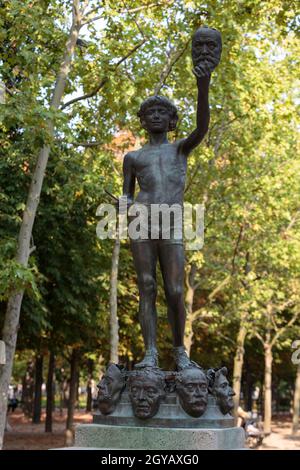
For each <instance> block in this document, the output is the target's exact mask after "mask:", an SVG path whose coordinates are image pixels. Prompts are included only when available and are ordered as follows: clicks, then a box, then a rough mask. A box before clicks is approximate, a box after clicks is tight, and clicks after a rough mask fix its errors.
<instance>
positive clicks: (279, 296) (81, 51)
mask: <svg viewBox="0 0 300 470" xmlns="http://www.w3.org/2000/svg"><path fill="white" fill-rule="evenodd" d="M102 3H103V2H101V5H99V2H94V1H90V2H89V6H88V11H89V10H90V9H93V8H94V7H95V8H96V11H95V15H96V16H101V19H100V20H97V21H95V22H93V21H91V22H89V23H88V24H87V25H86V26H84V28H83V29H82V30H81V33H80V39H81V40H83V41H84V43H83V44H82V45H81V46H80V45H78V47H77V48H76V53H75V57H74V60H73V63H72V66H71V71H70V74H69V76H68V79H67V88H66V95H65V96H64V98H63V101H64V103H65V104H66V103H68V101H69V100H71V99H73V98H74V97H77V96H82V95H84V94H92V92H94V94H92V96H90V97H89V98H86V99H83V100H78V101H77V102H75V103H73V104H71V105H69V106H66V107H62V108H61V109H60V110H59V111H57V112H56V113H55V114H53V112H52V111H51V110H50V109H49V108H50V103H49V100H50V96H51V94H52V91H53V88H54V85H55V79H56V75H57V72H58V70H59V66H60V63H61V60H62V57H63V55H64V49H65V42H66V38H67V33H68V28H69V26H70V14H71V3H70V2H66V1H63V0H43V1H39V2H32V1H29V0H26V1H24V0H23V1H21V0H8V1H6V2H3V1H2V2H0V44H1V45H0V51H1V61H0V67H1V70H0V75H1V80H2V81H3V82H4V84H5V86H6V89H7V90H8V92H7V94H6V104H5V105H0V157H1V158H0V181H1V188H0V236H1V243H0V257H1V258H0V273H1V274H0V287H1V297H0V300H1V301H2V303H1V304H0V318H1V323H2V318H3V316H4V311H5V300H6V299H7V296H8V294H9V292H11V290H12V288H18V287H25V288H26V296H25V298H24V302H23V312H22V316H21V328H20V335H19V344H18V347H19V349H24V348H32V349H34V348H36V349H39V348H40V349H43V348H44V349H48V348H53V349H55V350H57V351H60V352H61V351H63V352H64V354H66V356H68V355H69V352H70V350H71V348H72V347H77V348H80V349H81V350H82V356H83V357H84V354H89V353H91V352H93V353H95V351H96V353H97V354H98V355H100V354H101V355H102V356H103V357H104V362H105V361H107V360H108V357H109V344H108V340H107V338H108V337H109V331H108V329H109V275H110V263H111V253H112V247H113V245H112V242H111V241H107V240H105V241H101V242H100V241H99V240H97V238H96V234H95V229H96V225H97V218H96V216H95V213H96V208H97V206H98V205H99V204H100V203H101V202H103V201H104V200H105V192H104V189H105V188H107V189H108V190H109V191H111V192H112V193H114V194H120V193H121V186H122V171H121V166H122V159H121V158H120V154H124V153H126V150H127V148H128V147H129V145H130V142H126V141H125V143H123V144H122V145H119V144H118V143H117V142H116V140H115V136H116V135H117V134H118V132H119V131H125V132H128V131H130V132H131V134H132V136H133V139H138V138H141V139H142V140H143V139H144V135H143V132H142V131H141V130H140V123H139V121H138V119H137V117H136V111H137V109H138V107H139V105H140V103H141V101H142V100H143V99H144V98H145V97H146V96H148V95H149V94H153V93H154V90H155V89H156V87H157V86H158V84H159V83H160V82H161V78H162V72H163V70H165V69H166V66H168V64H169V63H170V61H171V63H172V59H173V57H174V55H175V54H176V52H178V51H182V55H181V56H180V58H179V59H178V61H176V62H175V63H174V64H173V66H172V67H171V68H170V70H169V73H168V74H167V76H165V79H164V81H163V84H162V88H161V91H160V93H162V94H165V95H167V96H169V97H170V98H172V99H173V100H174V101H175V103H176V105H177V106H178V108H179V112H180V120H179V124H178V129H177V130H176V133H175V135H174V136H171V137H175V138H180V137H182V136H184V135H187V133H188V132H190V131H191V130H192V129H193V126H194V123H195V105H196V86H195V77H194V75H193V73H192V62H191V57H190V39H191V36H192V33H193V32H194V30H195V29H196V28H197V27H198V26H200V25H201V24H203V23H207V24H209V25H211V26H213V27H216V28H218V29H219V30H220V31H221V32H222V37H223V54H222V61H221V64H220V66H219V67H218V69H217V70H216V71H215V73H214V74H213V77H212V81H211V92H210V105H211V123H210V130H209V133H208V135H207V137H206V139H205V142H204V143H203V144H202V146H201V147H200V148H199V149H197V150H196V151H195V152H194V153H193V155H191V157H190V160H189V174H188V182H187V187H186V200H187V201H189V202H192V203H199V202H204V203H205V244H204V247H203V250H202V251H201V252H187V255H186V256H187V263H188V264H192V263H196V266H197V275H196V284H197V289H196V292H195V299H194V309H195V310H198V309H199V311H200V313H199V316H198V318H197V320H196V321H195V323H194V342H193V346H192V354H193V357H194V358H195V359H196V360H198V361H199V362H200V363H202V364H204V365H207V366H210V365H214V364H218V363H219V364H221V363H224V364H226V365H228V366H229V367H231V366H232V359H233V354H234V352H235V347H236V344H235V335H236V331H237V328H238V325H239V323H240V321H241V319H242V320H243V321H245V322H246V323H247V325H248V326H249V327H250V328H252V329H253V333H254V332H257V333H262V334H263V333H264V332H265V325H266V321H265V320H266V317H265V312H266V305H267V304H268V303H270V302H271V303H272V304H273V305H275V306H277V307H278V308H274V318H273V320H274V324H273V327H274V328H275V329H274V331H275V330H276V328H280V327H282V326H283V325H284V324H286V323H287V322H288V321H289V319H290V318H291V316H292V315H293V312H294V310H295V309H296V308H298V306H299V298H298V296H299V274H300V273H299V267H300V236H299V200H300V194H299V192H300V181H299V175H300V171H299V167H300V160H299V134H298V129H299V115H298V103H299V100H298V98H297V88H298V87H299V72H298V70H299V39H298V30H297V21H298V20H297V3H298V2H296V1H289V2H286V1H283V0H268V1H262V0H245V1H243V2H241V1H234V0H223V1H221V0H212V1H210V2H207V3H203V2H200V1H198V0H194V1H188V0H175V1H167V0H165V1H163V2H159V3H158V5H157V6H154V7H153V6H150V7H149V8H146V5H148V4H149V3H150V5H152V3H151V2H149V1H139V2H137V1H133V0H130V1H128V2H126V6H125V3H124V2H123V1H114V2H111V1H107V2H104V4H102ZM142 6H145V8H141V7H142ZM135 48H136V49H135ZM126 56H128V57H127V58H126V59H125V57H126ZM100 85H101V86H100ZM97 88H99V89H98V92H96V91H95V90H96V89H97ZM49 119H51V120H52V121H53V122H54V124H55V139H52V138H50V136H49V128H48V125H47V121H48V120H49ZM128 140H129V139H128ZM91 142H99V143H100V144H101V145H98V146H92V147H83V146H78V145H77V144H79V143H91ZM45 143H48V144H50V145H51V155H50V162H49V166H48V168H47V172H46V179H45V182H44V186H43V191H42V196H41V201H40V206H39V209H38V214H37V219H36V223H35V226H34V232H33V241H32V243H33V245H35V246H36V250H35V251H34V252H33V255H32V256H31V258H30V265H29V267H28V268H26V269H25V268H21V267H20V266H18V265H17V264H16V262H15V261H14V260H13V255H14V252H15V248H16V241H17V235H18V230H19V226H20V221H21V217H22V211H23V209H24V204H25V202H26V196H27V191H28V187H29V184H30V180H31V175H32V171H33V168H34V165H35V162H36V156H37V153H38V150H39V149H40V147H41V146H42V145H44V144H45ZM226 278H228V282H227V281H226V283H224V285H223V284H222V282H223V281H224V279H226ZM161 284H162V283H161V281H160V290H159V296H158V311H159V325H160V328H159V331H158V335H159V338H158V340H159V348H160V351H161V355H162V357H163V362H164V363H165V364H166V366H168V365H169V364H168V350H169V348H170V347H171V337H170V334H169V331H170V329H169V327H168V325H167V319H166V309H165V302H164V295H163V291H162V285H161ZM220 285H221V288H220V290H219V291H218V293H217V294H216V295H215V297H214V298H213V300H212V301H210V302H207V299H208V297H209V295H210V294H211V293H212V292H213V291H214V290H215V289H218V286H220ZM118 289H119V290H118V294H119V297H118V314H119V322H120V356H121V360H122V361H124V362H128V363H130V362H131V361H133V360H138V358H139V356H140V355H141V353H142V339H141V334H140V327H139V322H138V318H137V309H138V306H137V302H138V293H137V286H136V277H135V273H134V269H133V264H132V259H131V255H130V253H129V249H128V245H127V244H126V243H124V244H122V247H121V257H120V275H119V287H118ZM32 293H33V294H34V295H30V294H32ZM291 298H292V299H293V305H289V306H288V307H287V308H286V309H283V310H281V308H280V306H281V305H283V304H284V303H286V302H287V301H288V300H290V299H291ZM203 306H204V307H203ZM274 325H275V326H274ZM297 328H298V325H297V324H295V325H294V326H293V327H292V330H290V332H289V333H288V334H287V335H286V336H284V337H282V339H281V340H280V342H279V343H278V344H277V346H278V348H282V349H283V350H284V351H287V350H288V348H289V347H290V340H289V338H290V337H292V336H293V335H296V334H298V331H299V330H297ZM217 333H218V334H217ZM287 336H289V338H288V337H287ZM277 346H276V347H277ZM257 347H258V346H257V342H256V340H255V339H254V336H253V338H252V339H248V343H247V351H248V352H247V354H249V357H250V356H251V354H252V353H253V352H254V351H255V354H254V353H253V357H255V360H254V359H253V361H252V362H251V360H250V359H249V363H251V364H250V366H251V368H252V369H253V370H255V364H254V362H255V361H256V363H257V362H259V357H260V356H259V354H261V352H260V353H258V352H257V351H256V349H257ZM280 357H281V356H280V355H279V356H278V361H279V362H280ZM250 366H249V367H250ZM276 367H277V366H276ZM278 371H280V367H279V366H278ZM280 373H282V372H280Z"/></svg>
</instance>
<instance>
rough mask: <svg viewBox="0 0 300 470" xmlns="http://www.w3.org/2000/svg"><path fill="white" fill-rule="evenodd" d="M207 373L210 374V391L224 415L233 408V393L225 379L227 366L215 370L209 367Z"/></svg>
mask: <svg viewBox="0 0 300 470" xmlns="http://www.w3.org/2000/svg"><path fill="white" fill-rule="evenodd" d="M208 374H209V375H210V376H211V387H210V391H211V393H212V394H213V395H214V396H215V398H216V403H217V405H218V406H219V408H220V410H221V412H222V413H223V414H224V415H226V414H227V413H230V412H231V411H232V409H233V408H234V402H233V397H234V395H235V392H234V391H233V389H232V388H231V387H230V385H229V382H228V380H227V374H228V371H227V368H226V367H222V368H221V369H219V370H217V371H214V370H212V369H211V370H210V371H208Z"/></svg>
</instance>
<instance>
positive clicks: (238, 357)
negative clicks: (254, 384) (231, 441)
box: [233, 321, 247, 421]
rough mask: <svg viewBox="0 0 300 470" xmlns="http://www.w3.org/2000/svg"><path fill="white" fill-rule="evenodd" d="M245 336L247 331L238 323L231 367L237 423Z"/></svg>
mask: <svg viewBox="0 0 300 470" xmlns="http://www.w3.org/2000/svg"><path fill="white" fill-rule="evenodd" d="M246 335H247V329H246V327H245V325H244V324H243V321H241V323H240V329H239V331H238V335H237V340H236V343H237V345H236V352H235V357H234V365H233V390H234V392H235V396H234V398H233V400H234V416H235V420H236V421H237V410H238V407H239V404H240V395H241V381H242V372H243V363H244V353H245V350H244V344H245V338H246Z"/></svg>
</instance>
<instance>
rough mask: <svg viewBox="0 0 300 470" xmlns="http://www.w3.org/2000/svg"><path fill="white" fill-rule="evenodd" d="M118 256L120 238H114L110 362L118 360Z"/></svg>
mask: <svg viewBox="0 0 300 470" xmlns="http://www.w3.org/2000/svg"><path fill="white" fill-rule="evenodd" d="M119 257H120V239H119V237H118V234H117V238H116V240H115V244H114V248H113V253H112V262H111V273H110V297H109V304H110V362H113V363H115V364H118V362H119V355H118V349H119V321H118V272H119Z"/></svg>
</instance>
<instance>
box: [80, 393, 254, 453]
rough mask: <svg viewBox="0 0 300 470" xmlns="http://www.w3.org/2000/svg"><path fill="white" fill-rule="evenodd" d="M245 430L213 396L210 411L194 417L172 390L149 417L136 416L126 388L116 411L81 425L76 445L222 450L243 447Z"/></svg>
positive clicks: (100, 447) (96, 414)
mask: <svg viewBox="0 0 300 470" xmlns="http://www.w3.org/2000/svg"><path fill="white" fill-rule="evenodd" d="M244 441H245V438H244V430H243V429H242V428H237V427H234V422H233V418H232V416H230V415H229V414H228V415H225V416H224V415H223V414H222V413H221V412H220V410H219V408H218V407H217V406H216V404H215V400H214V398H213V397H209V401H208V406H207V410H206V411H205V413H204V414H203V415H202V416H201V417H200V418H192V417H191V416H189V415H188V414H186V413H185V412H184V411H183V409H182V408H181V406H180V404H179V401H178V397H177V395H176V394H175V393H169V394H168V395H167V396H166V398H165V400H164V402H162V403H161V405H160V408H159V411H158V413H157V414H156V415H155V416H154V417H153V418H151V419H149V420H141V419H138V418H135V417H134V416H133V413H132V407H131V405H130V402H129V397H128V394H127V392H126V391H125V392H124V393H123V395H122V398H121V401H120V403H119V404H118V406H117V408H116V409H115V411H114V412H113V413H112V414H111V415H108V416H104V415H102V414H101V413H100V412H97V413H95V414H94V418H93V424H83V425H78V426H77V428H76V432H75V447H77V448H86V449H88V448H93V449H95V448H96V449H110V450H116V449H126V450H205V449H210V450H213V449H215V450H221V449H243V448H244Z"/></svg>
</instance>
